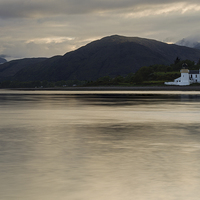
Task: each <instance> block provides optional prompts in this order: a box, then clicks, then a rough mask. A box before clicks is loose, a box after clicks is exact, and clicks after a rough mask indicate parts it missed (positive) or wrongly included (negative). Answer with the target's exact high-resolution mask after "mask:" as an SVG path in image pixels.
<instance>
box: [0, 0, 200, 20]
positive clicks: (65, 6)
mask: <svg viewBox="0 0 200 200" xmlns="http://www.w3.org/2000/svg"><path fill="white" fill-rule="evenodd" d="M176 2H177V3H178V2H188V3H190V4H191V3H196V4H197V3H198V4H200V3H199V1H197V0H191V1H181V0H175V1H174V0H162V1H159V0H151V1H149V0H123V1H122V0H48V1H46V0H45V1H44V0H43V1H42V0H40V1H39V0H35V1H30V0H26V1H25V0H17V1H16V0H2V1H1V2H0V17H2V18H9V17H41V16H50V15H68V14H85V13H94V12H102V11H112V10H123V9H125V10H126V9H128V10H129V9H132V10H134V9H138V7H140V9H142V6H144V5H145V6H150V5H151V6H152V5H162V4H170V3H176Z"/></svg>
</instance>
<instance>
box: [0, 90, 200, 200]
mask: <svg viewBox="0 0 200 200" xmlns="http://www.w3.org/2000/svg"><path fill="white" fill-rule="evenodd" d="M199 122H200V93H199V92H178V93H177V92H169V93H168V92H164V91H162V92H159V91H156V92H131V91H128V92H124V91H120V92H117V91H115V92H102V91H99V92H91V91H90V92H84V91H75V92H74V91H69V92H68V91H9V90H1V91H0V199H2V200H16V199H17V200H55V199H56V200H94V199H95V200H102V199H106V200H107V199H109V200H133V199H137V200H147V199H148V200H155V199H162V200H176V199H177V200H179V199H181V200H188V199H190V200H197V199H199V198H200V190H199V185H200V126H199Z"/></svg>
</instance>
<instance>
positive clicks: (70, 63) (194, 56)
mask: <svg viewBox="0 0 200 200" xmlns="http://www.w3.org/2000/svg"><path fill="white" fill-rule="evenodd" d="M177 56H178V57H179V58H181V60H185V59H189V60H193V61H198V60H199V58H200V50H198V49H194V48H188V47H183V46H178V45H175V44H166V43H163V42H159V41H156V40H150V39H144V38H138V37H124V36H118V35H113V36H108V37H105V38H102V39H100V40H96V41H94V42H91V43H89V44H87V45H85V46H83V47H81V48H79V49H77V50H75V51H71V52H68V53H66V54H65V55H63V56H54V57H52V58H48V59H47V58H35V59H22V60H15V61H10V62H7V63H5V64H2V65H0V81H2V80H20V81H30V80H48V81H58V80H96V79H97V78H99V77H102V76H107V75H108V76H111V77H115V76H117V75H122V76H123V75H127V74H129V73H131V72H133V73H134V72H136V71H137V70H138V69H139V68H141V67H143V66H150V65H154V64H171V63H173V62H174V60H175V59H176V58H177Z"/></svg>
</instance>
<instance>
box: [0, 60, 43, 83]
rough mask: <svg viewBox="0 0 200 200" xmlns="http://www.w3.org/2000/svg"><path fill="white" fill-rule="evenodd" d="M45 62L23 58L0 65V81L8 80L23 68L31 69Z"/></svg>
mask: <svg viewBox="0 0 200 200" xmlns="http://www.w3.org/2000/svg"><path fill="white" fill-rule="evenodd" d="M44 60H46V58H24V59H19V60H12V61H10V62H6V63H4V64H1V65H0V80H7V79H8V80H10V79H12V77H13V76H14V75H15V74H16V73H17V72H19V71H20V70H22V69H23V68H25V67H31V66H34V65H35V64H37V63H39V62H42V61H44Z"/></svg>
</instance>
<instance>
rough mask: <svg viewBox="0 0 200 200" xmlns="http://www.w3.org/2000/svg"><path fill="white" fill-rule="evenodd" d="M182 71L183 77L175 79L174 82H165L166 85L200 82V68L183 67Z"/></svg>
mask: <svg viewBox="0 0 200 200" xmlns="http://www.w3.org/2000/svg"><path fill="white" fill-rule="evenodd" d="M180 72H181V77H179V78H177V79H174V82H165V85H190V84H192V83H200V69H199V70H188V69H181V71H180Z"/></svg>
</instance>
